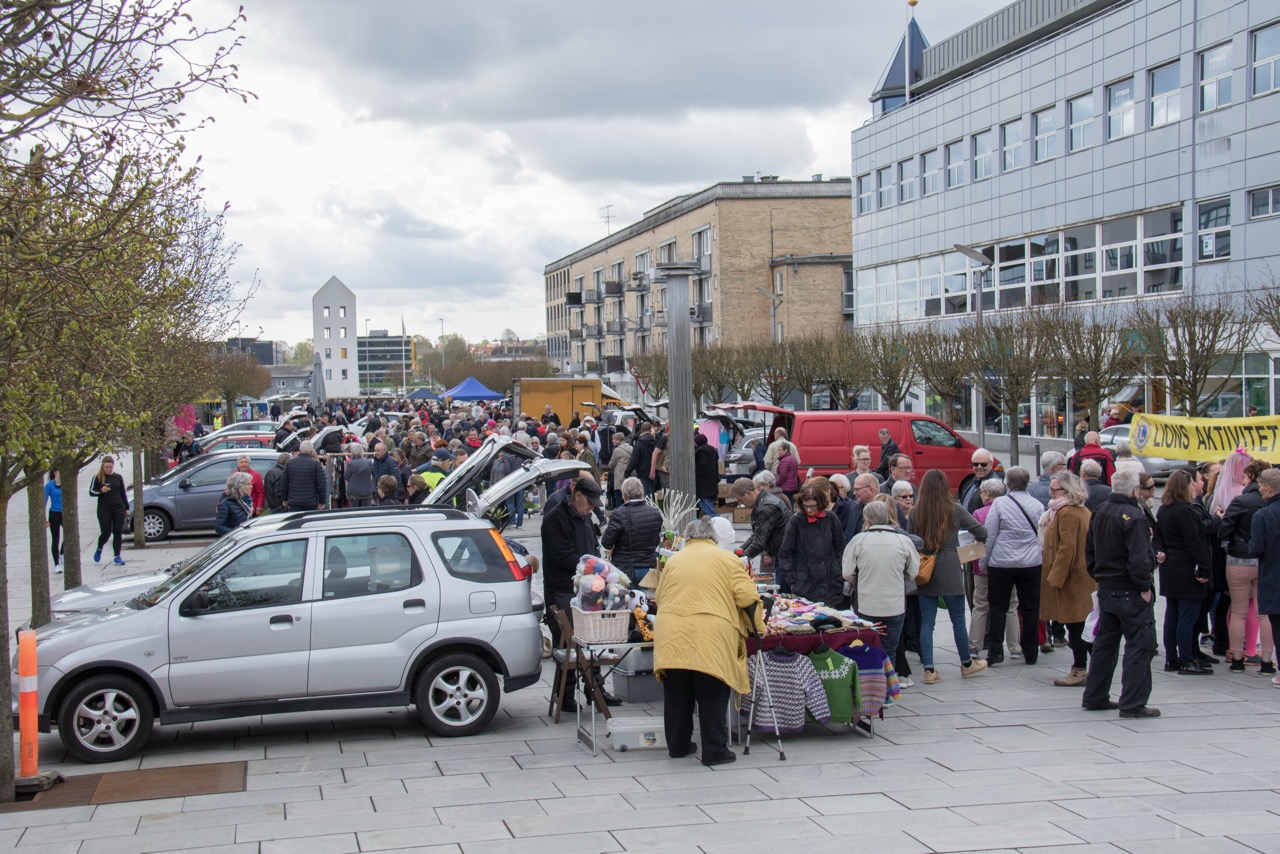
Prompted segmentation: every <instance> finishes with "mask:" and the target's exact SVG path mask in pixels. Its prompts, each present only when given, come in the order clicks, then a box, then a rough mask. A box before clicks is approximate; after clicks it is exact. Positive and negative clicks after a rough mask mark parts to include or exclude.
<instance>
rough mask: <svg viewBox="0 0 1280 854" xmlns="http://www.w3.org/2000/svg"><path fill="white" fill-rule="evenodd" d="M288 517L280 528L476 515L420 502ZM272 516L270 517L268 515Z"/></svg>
mask: <svg viewBox="0 0 1280 854" xmlns="http://www.w3.org/2000/svg"><path fill="white" fill-rule="evenodd" d="M286 512H287V513H288V517H287V518H286V519H285V520H284V522H283V524H281V525H280V527H279V529H278V530H281V531H291V530H295V529H297V528H301V527H302V526H303V525H305V524H307V523H308V522H316V521H325V522H340V521H345V520H351V519H359V518H361V517H362V516H372V515H375V514H379V513H381V514H384V515H385V514H413V515H427V514H430V515H431V516H433V517H435V518H438V519H451V520H454V521H459V522H465V521H474V520H475V517H474V516H471V515H469V514H467V513H464V512H463V511H461V510H455V509H453V508H451V507H433V506H430V505H419V504H381V505H372V506H369V507H339V508H334V509H332V510H294V511H286ZM267 518H270V517H267Z"/></svg>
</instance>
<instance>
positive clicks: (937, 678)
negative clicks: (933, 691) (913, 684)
mask: <svg viewBox="0 0 1280 854" xmlns="http://www.w3.org/2000/svg"><path fill="white" fill-rule="evenodd" d="M941 681H942V674H941V673H939V672H938V671H936V670H926V671H925V672H924V684H926V685H932V684H933V683H935V682H941Z"/></svg>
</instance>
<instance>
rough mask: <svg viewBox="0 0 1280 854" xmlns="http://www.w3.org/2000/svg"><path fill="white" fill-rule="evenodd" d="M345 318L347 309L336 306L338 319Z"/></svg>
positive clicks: (342, 306) (343, 306)
mask: <svg viewBox="0 0 1280 854" xmlns="http://www.w3.org/2000/svg"><path fill="white" fill-rule="evenodd" d="M346 316H347V307H346V306H345V305H340V306H338V317H346Z"/></svg>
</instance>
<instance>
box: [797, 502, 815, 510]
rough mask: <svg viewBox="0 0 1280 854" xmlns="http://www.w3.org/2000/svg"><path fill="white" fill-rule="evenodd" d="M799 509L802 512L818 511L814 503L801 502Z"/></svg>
mask: <svg viewBox="0 0 1280 854" xmlns="http://www.w3.org/2000/svg"><path fill="white" fill-rule="evenodd" d="M800 508H801V509H802V510H817V509H818V502H816V501H801V502H800Z"/></svg>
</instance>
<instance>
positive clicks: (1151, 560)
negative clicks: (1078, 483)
mask: <svg viewBox="0 0 1280 854" xmlns="http://www.w3.org/2000/svg"><path fill="white" fill-rule="evenodd" d="M1137 486H1138V475H1137V474H1136V473H1134V472H1132V471H1124V472H1120V473H1118V474H1116V476H1115V477H1114V478H1113V479H1112V483H1111V495H1110V496H1108V498H1107V500H1106V501H1105V502H1104V503H1103V504H1102V506H1101V507H1099V508H1098V510H1097V512H1096V513H1094V514H1093V517H1092V519H1090V521H1089V533H1088V534H1087V535H1086V536H1085V544H1084V559H1085V568H1086V569H1088V571H1089V575H1090V576H1092V577H1093V580H1094V581H1096V582H1097V583H1098V609H1099V612H1100V614H1101V616H1100V617H1099V619H1098V637H1097V639H1096V640H1095V641H1094V642H1093V654H1092V656H1091V660H1090V661H1089V676H1088V678H1087V679H1086V681H1085V688H1084V700H1083V703H1082V705H1083V706H1084V708H1086V709H1090V710H1094V711H1097V710H1102V709H1119V710H1120V717H1122V718H1154V717H1159V716H1160V710H1159V709H1152V708H1148V707H1147V699H1148V698H1149V697H1150V696H1151V659H1152V658H1154V657H1155V654H1156V617H1155V605H1154V604H1153V601H1154V597H1153V594H1152V589H1151V588H1152V571H1153V569H1154V568H1155V563H1156V558H1155V552H1154V551H1153V550H1152V548H1151V525H1150V523H1149V522H1148V521H1147V516H1146V514H1145V513H1143V512H1142V510H1141V509H1140V508H1139V507H1138V500H1137V498H1136V497H1135V496H1134V493H1135V492H1136V490H1137ZM1122 636H1123V637H1124V641H1125V649H1124V674H1123V676H1122V681H1121V686H1120V702H1119V703H1117V702H1115V701H1113V700H1112V699H1111V698H1110V696H1109V695H1110V692H1111V679H1112V676H1114V674H1115V669H1116V657H1117V655H1118V654H1119V651H1120V638H1121V637H1122Z"/></svg>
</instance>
